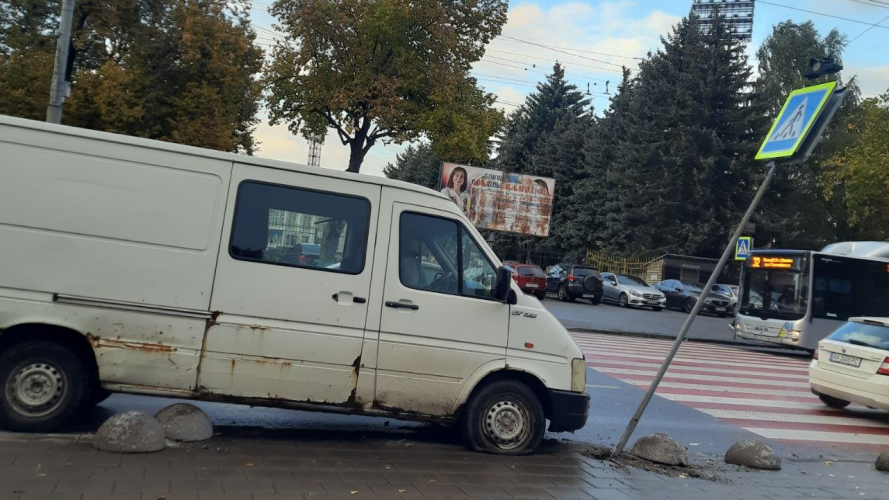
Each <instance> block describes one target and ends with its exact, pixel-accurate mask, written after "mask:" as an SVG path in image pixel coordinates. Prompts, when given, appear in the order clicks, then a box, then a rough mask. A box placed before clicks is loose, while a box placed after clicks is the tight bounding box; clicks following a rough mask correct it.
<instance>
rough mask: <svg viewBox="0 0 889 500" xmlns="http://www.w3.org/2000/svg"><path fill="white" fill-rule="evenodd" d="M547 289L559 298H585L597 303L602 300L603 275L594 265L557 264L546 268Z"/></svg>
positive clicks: (568, 299)
mask: <svg viewBox="0 0 889 500" xmlns="http://www.w3.org/2000/svg"><path fill="white" fill-rule="evenodd" d="M546 291H547V292H548V293H552V294H555V295H556V296H557V297H558V298H559V300H563V301H568V302H574V301H575V300H576V299H581V298H583V299H589V301H590V302H591V303H592V304H594V305H596V304H599V303H600V302H602V293H603V292H602V277H601V276H599V271H598V270H596V269H594V268H592V267H587V266H582V265H580V264H556V265H554V266H551V267H549V268H547V270H546Z"/></svg>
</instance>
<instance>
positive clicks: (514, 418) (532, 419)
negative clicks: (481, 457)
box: [461, 380, 546, 455]
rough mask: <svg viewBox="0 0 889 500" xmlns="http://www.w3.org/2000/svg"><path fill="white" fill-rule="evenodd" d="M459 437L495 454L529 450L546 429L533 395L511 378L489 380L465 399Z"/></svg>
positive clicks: (541, 407) (478, 448) (538, 440)
mask: <svg viewBox="0 0 889 500" xmlns="http://www.w3.org/2000/svg"><path fill="white" fill-rule="evenodd" d="M461 427H462V433H463V439H464V441H465V442H466V444H467V446H469V448H471V449H473V450H475V451H482V452H486V453H493V454H497V455H525V454H528V453H533V452H534V450H535V449H536V448H537V446H538V445H539V444H540V441H541V440H543V434H544V432H545V431H546V417H545V415H544V413H543V406H542V405H541V404H540V400H539V399H538V398H537V395H536V394H534V391H532V390H531V389H530V388H529V387H528V386H527V385H525V384H523V383H521V382H517V381H514V380H502V381H498V382H493V383H491V384H489V385H487V386H485V387H483V388H482V389H481V390H479V391H478V393H477V394H475V395H474V396H473V398H472V399H471V400H470V401H469V403H468V405H467V407H466V411H465V412H464V414H463V419H462V422H461Z"/></svg>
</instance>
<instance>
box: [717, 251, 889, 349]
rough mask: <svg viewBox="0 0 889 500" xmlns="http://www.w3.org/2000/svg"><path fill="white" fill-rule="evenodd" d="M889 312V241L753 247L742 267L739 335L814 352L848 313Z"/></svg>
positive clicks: (885, 314)
mask: <svg viewBox="0 0 889 500" xmlns="http://www.w3.org/2000/svg"><path fill="white" fill-rule="evenodd" d="M855 316H876V317H889V243H887V242H843V243H834V244H831V245H828V246H826V247H825V248H824V249H823V250H821V251H820V252H813V251H807V250H772V249H764V250H754V251H753V252H751V254H750V257H749V258H748V259H747V261H746V262H745V263H744V266H743V270H742V272H741V288H740V302H739V307H738V313H737V316H736V318H735V322H734V324H733V325H732V326H733V327H734V330H735V336H736V337H741V338H744V339H751V340H760V341H764V342H770V343H775V344H782V345H788V346H794V347H800V348H803V349H807V350H810V351H814V350H815V348H816V347H817V346H818V341H819V340H821V339H823V338H825V337H827V336H828V335H830V334H831V333H832V332H833V331H834V330H835V329H837V328H838V327H839V326H840V325H842V324H843V323H844V322H846V321H847V320H848V319H849V318H850V317H855Z"/></svg>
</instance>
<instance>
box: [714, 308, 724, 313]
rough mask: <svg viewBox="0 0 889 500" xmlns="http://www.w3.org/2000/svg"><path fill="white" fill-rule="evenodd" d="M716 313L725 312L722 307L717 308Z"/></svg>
mask: <svg viewBox="0 0 889 500" xmlns="http://www.w3.org/2000/svg"><path fill="white" fill-rule="evenodd" d="M716 312H725V308H724V307H717V308H716Z"/></svg>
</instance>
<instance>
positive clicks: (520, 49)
mask: <svg viewBox="0 0 889 500" xmlns="http://www.w3.org/2000/svg"><path fill="white" fill-rule="evenodd" d="M271 1H272V0H266V1H264V2H259V1H254V2H253V10H252V12H251V21H252V23H253V25H254V26H256V27H257V35H258V37H259V38H258V40H257V41H258V43H260V44H262V45H263V47H264V48H265V49H267V50H270V46H271V44H272V41H273V40H274V39H275V36H274V35H273V34H272V32H274V31H275V28H274V23H275V19H274V18H273V17H271V16H270V15H269V14H268V12H266V11H267V9H268V7H269V4H270V3H271ZM729 1H731V0H729ZM691 4H692V0H617V1H596V0H589V1H579V0H575V1H570V0H569V1H564V0H536V1H528V0H513V1H510V3H509V20H508V21H507V24H506V25H505V27H504V29H503V33H502V35H501V36H500V37H498V38H496V39H495V40H494V41H493V42H491V44H490V45H489V46H488V48H487V53H486V55H485V57H484V58H483V59H482V60H481V61H479V62H478V63H476V64H475V65H474V66H473V75H474V76H475V77H476V78H477V79H478V81H479V84H480V85H481V86H483V87H484V88H485V89H486V90H487V91H488V92H491V93H494V94H496V95H497V98H498V102H497V106H499V107H501V108H502V109H503V110H505V111H506V112H507V113H508V112H510V111H512V110H514V109H516V107H517V105H520V104H521V103H523V102H524V100H525V97H526V96H527V95H528V94H530V93H531V92H533V91H534V89H535V85H536V83H537V82H540V81H543V80H544V79H545V77H546V74H547V73H549V72H551V70H552V66H553V64H554V63H555V62H556V61H559V62H560V63H561V64H562V65H563V66H565V70H566V79H567V80H568V81H569V82H570V83H573V84H574V85H576V86H577V87H578V88H580V89H581V90H583V91H586V90H587V89H589V91H590V94H591V95H590V96H589V98H590V99H591V100H592V103H593V106H594V107H595V109H596V112H597V113H601V111H602V110H604V109H607V107H608V106H609V102H610V101H609V99H610V96H611V95H613V91H614V89H615V87H616V85H617V83H618V82H619V81H620V77H621V76H620V75H621V66H623V65H626V66H627V67H628V68H630V69H631V70H632V69H634V68H635V67H636V65H637V64H638V62H639V58H642V57H644V56H645V55H646V54H647V53H648V52H650V51H652V52H653V51H655V50H657V49H658V48H659V47H660V37H661V36H664V35H666V34H668V33H669V32H670V31H671V28H672V26H673V25H675V24H676V23H677V22H678V21H679V20H680V19H681V18H682V17H684V16H686V15H687V14H688V12H689V10H690V8H691ZM789 7H792V8H789ZM795 9H797V10H795ZM804 11H809V12H804ZM816 13H821V14H829V15H831V16H838V17H842V18H845V19H837V18H833V17H828V16H825V15H819V14H816ZM787 20H791V21H794V22H804V21H809V20H811V21H813V22H814V23H815V26H816V27H817V28H818V31H819V32H820V33H821V34H822V36H823V35H825V34H827V33H828V32H829V31H830V30H831V29H833V28H837V29H839V30H840V31H841V32H842V33H844V34H846V35H847V36H848V37H849V39H853V38H855V37H858V38H857V39H855V40H854V41H853V42H852V43H851V44H850V45H849V46H848V47H847V49H846V51H845V53H844V55H843V64H844V66H845V70H844V71H843V76H844V79H847V80H848V78H850V77H851V76H853V75H857V76H858V84H859V87H860V88H861V91H862V94H863V97H874V96H876V95H878V94H882V93H884V92H886V90H887V89H889V55H887V54H889V52H887V51H886V50H884V49H883V47H885V46H886V45H887V44H889V0H769V1H768V2H766V1H765V0H762V1H757V2H756V9H755V13H754V23H753V39H752V40H751V42H750V44H749V45H748V51H747V52H748V55H749V56H750V58H751V62H752V63H753V64H754V67H755V65H756V60H755V57H754V55H755V51H756V48H757V47H759V46H760V44H761V43H762V41H763V40H764V39H765V38H766V37H767V36H768V35H769V33H771V30H772V26H774V25H776V24H778V23H780V22H782V21H787ZM878 22H880V24H879V25H877V26H873V24H875V23H878ZM869 28H870V29H869ZM868 29H869V30H868ZM865 30H868V31H867V32H865ZM862 33H863V34H862ZM859 35H860V37H859ZM523 42H524V43H523ZM541 45H546V46H549V47H541ZM606 90H607V91H608V93H606ZM260 118H261V119H262V122H261V123H260V125H259V126H258V127H257V129H256V134H255V136H256V138H257V140H258V141H259V142H260V148H259V152H258V153H257V156H262V157H267V158H274V159H278V160H283V161H288V162H292V163H301V164H305V163H306V162H307V159H308V149H309V146H308V143H307V142H306V141H305V139H303V138H302V137H297V136H295V135H293V134H292V133H291V132H290V131H288V130H287V127H286V125H276V126H271V125H269V123H268V119H267V115H266V114H265V113H261V116H260ZM405 146H406V144H404V145H401V146H399V145H394V144H393V145H382V144H380V143H378V144H377V145H374V146H373V147H372V148H371V149H370V151H369V152H368V154H367V156H366V158H365V160H364V164H363V165H362V168H361V172H362V173H364V174H370V175H383V168H384V167H385V166H386V164H387V163H395V158H396V155H397V154H398V153H399V152H401V151H403V150H404V147H405ZM348 161H349V150H348V148H347V147H346V146H343V145H342V144H341V143H340V141H339V139H338V138H337V137H336V134H334V133H333V132H332V131H331V132H330V133H329V134H328V136H327V138H326V140H325V143H324V146H323V147H322V150H321V166H322V167H324V168H332V169H337V170H345V168H346V166H347V165H348Z"/></svg>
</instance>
